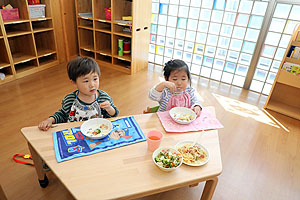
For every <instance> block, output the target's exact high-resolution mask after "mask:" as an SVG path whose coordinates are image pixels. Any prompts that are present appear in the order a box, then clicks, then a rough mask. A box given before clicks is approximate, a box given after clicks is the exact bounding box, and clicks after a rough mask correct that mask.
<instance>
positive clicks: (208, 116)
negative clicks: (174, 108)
mask: <svg viewBox="0 0 300 200" xmlns="http://www.w3.org/2000/svg"><path fill="white" fill-rule="evenodd" d="M157 115H158V117H159V119H160V121H161V123H162V125H163V127H164V129H165V131H167V132H189V131H200V130H210V129H219V128H223V125H222V124H221V123H220V122H219V121H218V119H217V118H216V117H215V116H214V115H213V114H212V113H211V112H210V111H209V110H208V109H207V108H203V110H202V111H201V115H200V117H198V118H196V119H195V121H193V122H192V123H190V124H178V123H176V122H175V121H174V120H173V119H172V118H171V116H170V114H169V111H165V112H157Z"/></svg>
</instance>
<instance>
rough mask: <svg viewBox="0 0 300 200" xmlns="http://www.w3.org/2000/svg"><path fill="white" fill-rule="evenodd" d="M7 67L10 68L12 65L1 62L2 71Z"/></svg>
mask: <svg viewBox="0 0 300 200" xmlns="http://www.w3.org/2000/svg"><path fill="white" fill-rule="evenodd" d="M5 67H10V64H9V63H5V62H1V61H0V69H3V68H5Z"/></svg>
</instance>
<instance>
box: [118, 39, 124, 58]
mask: <svg viewBox="0 0 300 200" xmlns="http://www.w3.org/2000/svg"><path fill="white" fill-rule="evenodd" d="M118 41H119V42H118V47H119V48H118V55H119V56H123V53H124V51H123V43H124V40H122V39H119V40H118Z"/></svg>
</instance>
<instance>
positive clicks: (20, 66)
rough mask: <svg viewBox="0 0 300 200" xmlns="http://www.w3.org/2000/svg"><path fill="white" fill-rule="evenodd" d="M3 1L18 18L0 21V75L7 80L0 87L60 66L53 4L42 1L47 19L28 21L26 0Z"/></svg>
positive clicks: (48, 1) (46, 0)
mask: <svg viewBox="0 0 300 200" xmlns="http://www.w3.org/2000/svg"><path fill="white" fill-rule="evenodd" d="M5 2H6V3H5ZM5 2H3V4H8V3H9V4H11V5H12V6H13V7H14V8H18V9H19V19H17V20H8V21H2V20H0V72H2V73H4V74H5V75H6V77H8V78H5V81H0V85H1V84H4V83H7V82H9V81H12V80H16V79H18V78H22V77H24V76H27V75H30V74H33V73H36V72H38V71H40V70H42V69H45V68H48V67H52V66H55V65H57V64H58V63H59V62H58V58H57V45H56V41H55V38H56V37H55V33H54V26H53V19H52V11H51V7H52V6H51V3H52V2H53V1H51V0H42V1H41V3H42V4H45V5H46V6H45V15H46V17H42V18H35V19H30V14H29V9H28V3H27V1H26V0H9V1H5Z"/></svg>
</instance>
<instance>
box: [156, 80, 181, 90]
mask: <svg viewBox="0 0 300 200" xmlns="http://www.w3.org/2000/svg"><path fill="white" fill-rule="evenodd" d="M165 88H169V90H170V92H171V93H173V92H175V91H176V86H175V83H172V82H170V81H163V82H160V83H159V84H157V85H156V86H155V90H156V91H157V92H162V91H163V90H164V89H165Z"/></svg>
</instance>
